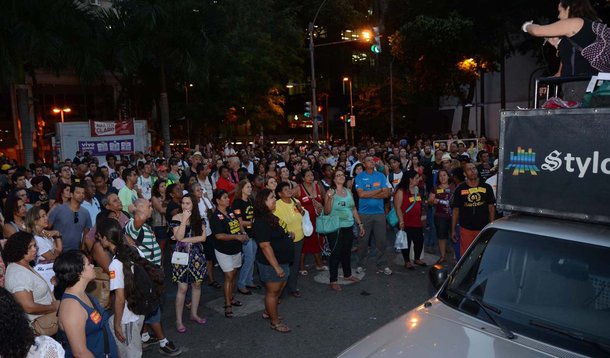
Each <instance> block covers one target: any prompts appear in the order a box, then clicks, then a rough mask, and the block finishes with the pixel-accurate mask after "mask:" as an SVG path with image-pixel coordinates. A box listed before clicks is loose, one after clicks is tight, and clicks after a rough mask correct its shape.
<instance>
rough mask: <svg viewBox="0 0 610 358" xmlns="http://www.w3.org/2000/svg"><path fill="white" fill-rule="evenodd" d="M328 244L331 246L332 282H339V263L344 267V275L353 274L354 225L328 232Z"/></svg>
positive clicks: (330, 268)
mask: <svg viewBox="0 0 610 358" xmlns="http://www.w3.org/2000/svg"><path fill="white" fill-rule="evenodd" d="M326 239H327V240H328V246H329V247H330V250H331V253H330V260H329V261H330V262H329V265H330V267H329V271H330V282H337V277H338V273H339V263H341V267H342V268H343V277H350V276H351V275H352V242H353V241H354V231H353V230H352V227H351V226H350V227H343V228H341V229H340V230H339V231H337V232H334V233H332V234H327V235H326Z"/></svg>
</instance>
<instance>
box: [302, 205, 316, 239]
mask: <svg viewBox="0 0 610 358" xmlns="http://www.w3.org/2000/svg"><path fill="white" fill-rule="evenodd" d="M301 226H302V227H303V234H305V236H311V234H313V224H312V223H311V218H310V217H309V212H308V211H307V210H304V213H303V220H302V221H301Z"/></svg>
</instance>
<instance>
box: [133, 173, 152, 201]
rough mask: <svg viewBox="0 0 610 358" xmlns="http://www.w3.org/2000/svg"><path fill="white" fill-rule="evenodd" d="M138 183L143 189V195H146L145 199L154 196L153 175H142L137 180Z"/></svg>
mask: <svg viewBox="0 0 610 358" xmlns="http://www.w3.org/2000/svg"><path fill="white" fill-rule="evenodd" d="M136 185H137V186H138V188H140V190H141V191H142V196H143V197H144V199H146V200H150V198H151V196H152V187H153V181H152V176H149V177H148V178H144V176H142V175H140V176H139V177H138V181H137V182H136Z"/></svg>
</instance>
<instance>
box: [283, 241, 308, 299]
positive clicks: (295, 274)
mask: <svg viewBox="0 0 610 358" xmlns="http://www.w3.org/2000/svg"><path fill="white" fill-rule="evenodd" d="M304 242H305V239H303V240H301V241H299V242H295V243H294V257H293V259H292V263H291V264H290V274H289V275H288V283H287V284H286V287H284V292H282V296H281V297H282V298H284V297H286V295H287V294H289V293H293V292H296V291H298V288H297V281H298V279H299V275H300V274H299V267H300V266H301V251H303V243H304Z"/></svg>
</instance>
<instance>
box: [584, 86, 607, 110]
mask: <svg viewBox="0 0 610 358" xmlns="http://www.w3.org/2000/svg"><path fill="white" fill-rule="evenodd" d="M582 106H583V107H587V108H599V107H610V81H602V83H601V84H600V85H599V86H597V87H596V88H595V90H593V92H591V93H586V94H585V95H584V97H583V100H582Z"/></svg>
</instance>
